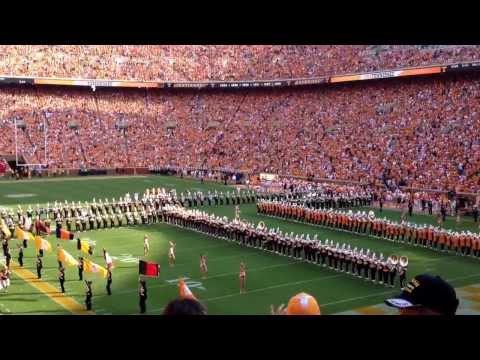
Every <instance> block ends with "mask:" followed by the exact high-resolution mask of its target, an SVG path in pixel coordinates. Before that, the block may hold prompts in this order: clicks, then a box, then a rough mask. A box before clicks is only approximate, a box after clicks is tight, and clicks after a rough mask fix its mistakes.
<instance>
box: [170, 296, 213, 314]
mask: <svg viewBox="0 0 480 360" xmlns="http://www.w3.org/2000/svg"><path fill="white" fill-rule="evenodd" d="M163 315H207V310H206V309H205V308H204V306H203V305H202V304H200V303H199V302H198V301H196V300H193V299H188V298H185V299H175V300H172V301H170V302H169V303H168V305H167V306H166V307H165V310H164V311H163Z"/></svg>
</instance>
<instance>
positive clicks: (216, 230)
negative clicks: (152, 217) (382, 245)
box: [164, 205, 408, 287]
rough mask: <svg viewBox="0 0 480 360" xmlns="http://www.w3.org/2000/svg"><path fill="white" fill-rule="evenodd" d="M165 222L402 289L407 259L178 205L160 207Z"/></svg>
mask: <svg viewBox="0 0 480 360" xmlns="http://www.w3.org/2000/svg"><path fill="white" fill-rule="evenodd" d="M164 211H165V213H164V216H165V221H166V222H167V223H169V224H172V225H176V226H178V227H181V228H186V229H189V230H194V231H197V232H200V233H203V234H207V235H210V236H214V237H217V238H221V239H224V240H229V241H234V242H237V243H239V244H241V245H244V246H248V247H254V248H257V249H262V250H265V251H269V252H273V253H276V254H278V255H283V256H288V257H291V258H294V259H298V260H303V261H306V262H309V263H313V264H318V265H320V266H323V267H327V266H328V267H329V268H330V269H332V270H336V271H339V272H345V273H347V274H351V275H352V276H356V277H359V278H364V279H365V280H370V281H372V282H374V283H378V284H383V285H385V286H391V287H394V285H395V278H396V276H397V274H398V275H399V279H400V286H401V287H404V286H405V279H406V273H407V266H408V258H407V257H405V256H402V257H399V256H397V255H392V256H389V257H388V258H385V257H384V255H383V254H379V255H378V256H377V255H376V254H375V253H374V252H371V251H370V250H369V249H367V250H364V249H360V250H359V249H357V248H356V247H355V248H353V249H352V247H351V245H347V244H342V245H341V246H340V244H339V243H338V242H337V243H336V244H334V243H333V241H329V240H328V239H327V240H325V242H324V243H322V241H321V240H318V239H317V235H315V236H314V237H313V238H312V239H311V238H310V235H309V234H307V235H306V236H305V234H301V235H299V234H293V232H291V233H289V234H288V233H285V234H283V233H282V231H281V230H280V229H278V228H277V229H273V228H271V229H269V228H267V227H266V226H265V224H264V223H263V222H260V223H259V224H258V225H257V226H255V225H254V224H253V223H248V222H245V221H242V220H239V219H237V218H236V219H234V220H229V219H228V218H227V217H223V218H222V217H219V216H216V215H214V214H208V213H206V212H204V211H201V210H198V209H195V210H193V209H185V208H183V207H181V206H178V205H166V206H165V207H164Z"/></svg>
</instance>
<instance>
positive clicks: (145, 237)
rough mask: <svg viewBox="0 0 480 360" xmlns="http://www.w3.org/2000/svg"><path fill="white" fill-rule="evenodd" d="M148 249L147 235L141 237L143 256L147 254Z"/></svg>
mask: <svg viewBox="0 0 480 360" xmlns="http://www.w3.org/2000/svg"><path fill="white" fill-rule="evenodd" d="M149 251H150V243H149V242H148V236H147V235H145V236H144V237H143V256H147V255H148V252H149Z"/></svg>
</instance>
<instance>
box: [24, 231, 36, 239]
mask: <svg viewBox="0 0 480 360" xmlns="http://www.w3.org/2000/svg"><path fill="white" fill-rule="evenodd" d="M23 239H24V240H30V241H35V236H33V234H32V233H31V232H29V231H25V230H24V231H23Z"/></svg>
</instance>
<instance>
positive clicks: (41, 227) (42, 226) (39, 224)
mask: <svg viewBox="0 0 480 360" xmlns="http://www.w3.org/2000/svg"><path fill="white" fill-rule="evenodd" d="M35 228H36V229H37V230H38V231H41V232H43V233H45V234H48V235H50V233H51V231H50V228H49V227H47V225H45V224H44V223H43V222H42V221H40V220H37V221H35Z"/></svg>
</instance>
